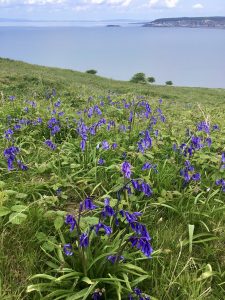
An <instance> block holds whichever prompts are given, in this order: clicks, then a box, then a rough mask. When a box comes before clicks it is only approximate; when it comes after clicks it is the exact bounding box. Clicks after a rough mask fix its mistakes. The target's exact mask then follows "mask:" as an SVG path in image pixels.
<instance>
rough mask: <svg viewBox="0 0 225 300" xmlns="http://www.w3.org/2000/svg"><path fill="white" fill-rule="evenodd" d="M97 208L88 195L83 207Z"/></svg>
mask: <svg viewBox="0 0 225 300" xmlns="http://www.w3.org/2000/svg"><path fill="white" fill-rule="evenodd" d="M96 208H97V206H96V205H95V204H94V203H93V200H92V199H91V197H87V198H86V199H85V200H84V202H83V209H86V210H94V209H96Z"/></svg>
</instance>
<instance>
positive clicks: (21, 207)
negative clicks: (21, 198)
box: [11, 204, 28, 213]
mask: <svg viewBox="0 0 225 300" xmlns="http://www.w3.org/2000/svg"><path fill="white" fill-rule="evenodd" d="M27 208H28V207H27V206H26V205H19V204H18V205H13V206H12V207H11V210H12V211H16V212H18V213H20V212H22V211H24V210H26V209H27Z"/></svg>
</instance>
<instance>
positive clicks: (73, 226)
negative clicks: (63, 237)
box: [65, 215, 77, 232]
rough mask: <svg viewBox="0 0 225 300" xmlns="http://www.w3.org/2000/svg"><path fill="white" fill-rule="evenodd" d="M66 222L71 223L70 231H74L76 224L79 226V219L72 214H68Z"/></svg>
mask: <svg viewBox="0 0 225 300" xmlns="http://www.w3.org/2000/svg"><path fill="white" fill-rule="evenodd" d="M65 223H66V224H67V225H70V232H72V231H73V230H74V228H75V226H77V221H76V220H75V218H74V216H72V215H67V216H66V219H65Z"/></svg>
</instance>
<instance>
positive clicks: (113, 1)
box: [84, 0, 133, 7]
mask: <svg viewBox="0 0 225 300" xmlns="http://www.w3.org/2000/svg"><path fill="white" fill-rule="evenodd" d="M132 1H133V0H85V1H84V3H88V4H96V5H102V4H105V5H109V6H122V7H126V6H129V5H130V4H131V2H132Z"/></svg>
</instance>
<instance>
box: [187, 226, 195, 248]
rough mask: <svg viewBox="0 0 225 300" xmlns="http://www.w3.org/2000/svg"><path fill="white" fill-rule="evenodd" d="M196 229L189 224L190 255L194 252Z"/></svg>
mask: <svg viewBox="0 0 225 300" xmlns="http://www.w3.org/2000/svg"><path fill="white" fill-rule="evenodd" d="M194 229H195V225H191V224H188V232H189V253H191V252H192V242H193V234H194Z"/></svg>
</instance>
